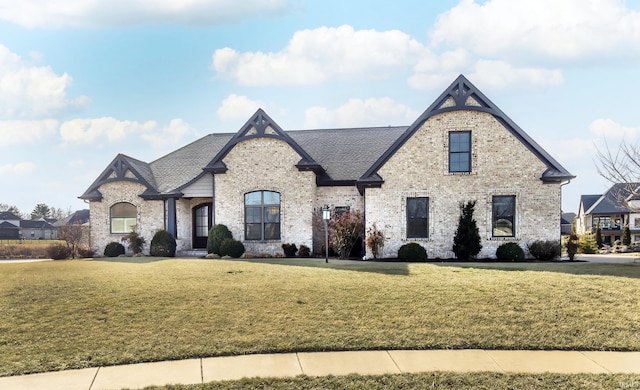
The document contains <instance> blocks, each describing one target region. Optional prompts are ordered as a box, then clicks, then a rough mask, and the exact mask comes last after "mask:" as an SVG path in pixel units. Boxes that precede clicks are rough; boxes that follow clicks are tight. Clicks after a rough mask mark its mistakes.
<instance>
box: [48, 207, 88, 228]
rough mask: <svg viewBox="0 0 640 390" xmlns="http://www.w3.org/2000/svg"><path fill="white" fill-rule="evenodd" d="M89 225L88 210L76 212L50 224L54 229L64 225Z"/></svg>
mask: <svg viewBox="0 0 640 390" xmlns="http://www.w3.org/2000/svg"><path fill="white" fill-rule="evenodd" d="M88 224H89V210H88V209H83V210H76V211H74V212H73V213H72V214H70V215H69V216H67V217H66V218H62V219H59V220H57V221H56V222H54V223H52V225H53V226H55V227H60V226H65V225H88Z"/></svg>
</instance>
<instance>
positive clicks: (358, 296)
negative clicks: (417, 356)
mask: <svg viewBox="0 0 640 390" xmlns="http://www.w3.org/2000/svg"><path fill="white" fill-rule="evenodd" d="M478 267H484V268H492V269H481V268H478ZM500 268H503V269H500ZM638 291H640V264H630V265H627V264H587V263H573V264H563V263H562V264H561V263H534V264H517V265H513V264H492V265H486V264H468V263H467V264H464V266H463V267H460V266H440V265H437V264H406V263H375V262H347V261H332V262H330V263H329V264H328V265H325V263H324V260H270V261H267V260H262V261H224V260H184V259H177V260H163V259H154V258H134V259H131V258H125V259H121V258H117V259H113V260H107V259H105V260H85V261H59V262H44V263H28V264H2V265H0V375H15V374H21V373H32V372H42V371H50V370H61V369H68V368H82V367H91V366H102V365H113V364H123V363H134V362H143V361H159V360H168V359H182V358H189V357H205V356H221V355H235V354H249V353H268V352H292V351H330V350H362V349H432V348H487V349H565V350H620V351H627V350H635V351H638V350H640V294H638Z"/></svg>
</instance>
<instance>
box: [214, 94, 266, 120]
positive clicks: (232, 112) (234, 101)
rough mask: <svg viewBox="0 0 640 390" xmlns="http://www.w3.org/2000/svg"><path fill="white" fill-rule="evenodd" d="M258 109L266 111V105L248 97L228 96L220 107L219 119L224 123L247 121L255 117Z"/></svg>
mask: <svg viewBox="0 0 640 390" xmlns="http://www.w3.org/2000/svg"><path fill="white" fill-rule="evenodd" d="M258 108H262V109H266V107H265V105H264V103H262V102H261V101H259V100H251V99H249V98H248V97H246V96H239V95H236V94H231V95H229V96H227V97H226V98H225V99H224V100H223V101H222V104H221V105H220V107H218V117H219V118H220V119H221V120H223V121H229V120H239V119H240V120H242V119H244V120H246V119H247V118H249V117H250V116H251V115H253V114H254V113H255V112H256V111H257V110H258Z"/></svg>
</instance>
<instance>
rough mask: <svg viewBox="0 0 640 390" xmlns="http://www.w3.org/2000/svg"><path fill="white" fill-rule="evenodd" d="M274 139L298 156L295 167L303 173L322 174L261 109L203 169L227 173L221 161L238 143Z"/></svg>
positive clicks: (316, 165)
mask: <svg viewBox="0 0 640 390" xmlns="http://www.w3.org/2000/svg"><path fill="white" fill-rule="evenodd" d="M259 137H265V138H275V139H280V140H283V141H285V142H286V143H287V144H289V146H291V148H292V149H293V150H294V151H295V152H296V153H298V155H300V158H301V159H300V161H299V162H298V163H297V164H296V167H297V168H298V169H300V170H303V171H314V172H316V173H319V174H321V173H323V171H324V170H323V168H322V167H321V166H320V165H319V164H318V163H317V162H315V161H314V160H313V158H311V156H310V155H309V154H308V153H307V152H306V151H305V150H304V149H303V148H302V147H300V145H298V143H297V142H296V141H294V139H293V138H291V136H290V135H289V134H287V133H286V132H285V131H284V130H282V129H281V128H280V126H278V124H277V123H275V121H274V120H273V119H271V117H269V115H267V113H266V112H264V111H263V110H262V109H261V108H260V109H258V111H256V113H255V114H253V116H252V117H251V118H250V119H249V120H248V121H247V123H245V124H244V126H242V127H241V128H240V130H239V131H238V132H237V133H236V134H235V135H234V136H233V138H231V140H229V142H228V143H227V144H226V145H225V146H224V148H222V150H220V152H218V154H216V156H215V157H214V158H213V159H212V160H211V161H210V162H209V164H207V166H206V167H204V170H205V171H207V172H213V173H224V172H226V171H227V166H226V165H225V163H224V161H223V159H224V158H225V156H226V155H227V154H228V153H229V152H230V151H231V149H233V147H234V146H236V144H238V143H239V142H242V141H245V140H248V139H252V138H259Z"/></svg>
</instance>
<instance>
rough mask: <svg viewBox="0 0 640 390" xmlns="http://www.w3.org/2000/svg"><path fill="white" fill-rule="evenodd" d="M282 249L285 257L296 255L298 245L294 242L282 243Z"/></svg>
mask: <svg viewBox="0 0 640 390" xmlns="http://www.w3.org/2000/svg"><path fill="white" fill-rule="evenodd" d="M282 251H283V252H284V255H285V257H296V252H298V247H296V244H282Z"/></svg>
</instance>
